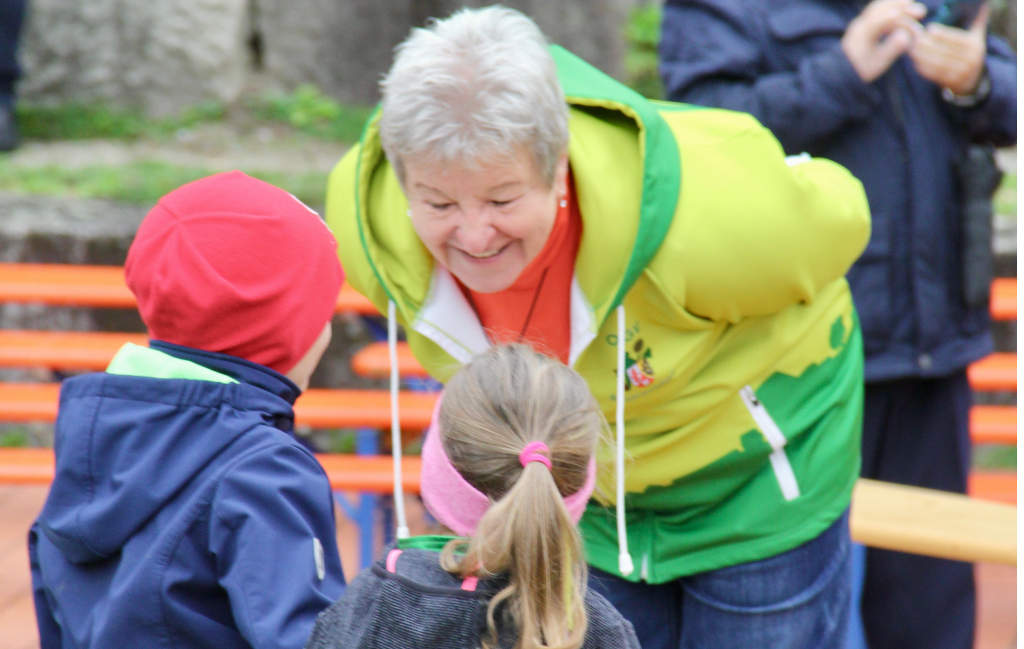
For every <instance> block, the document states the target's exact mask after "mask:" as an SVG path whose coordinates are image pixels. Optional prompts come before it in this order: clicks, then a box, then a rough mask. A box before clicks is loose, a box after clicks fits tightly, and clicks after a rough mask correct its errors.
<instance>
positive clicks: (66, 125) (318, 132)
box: [16, 84, 373, 142]
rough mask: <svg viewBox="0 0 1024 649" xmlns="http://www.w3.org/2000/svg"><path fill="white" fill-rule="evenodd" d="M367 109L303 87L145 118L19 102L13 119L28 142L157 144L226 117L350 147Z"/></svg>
mask: <svg viewBox="0 0 1024 649" xmlns="http://www.w3.org/2000/svg"><path fill="white" fill-rule="evenodd" d="M372 110H373V109H372V108H370V107H367V106H348V105H343V104H340V103H338V102H337V101H335V100H334V99H332V98H330V97H328V96H327V95H325V94H324V93H323V92H321V91H320V89H319V88H317V87H316V86H313V85H309V84H304V85H300V86H299V87H298V88H296V89H295V90H294V91H293V92H291V93H283V92H277V93H264V94H262V95H258V96H250V97H246V98H244V99H243V100H242V101H240V102H238V105H237V106H234V107H232V108H231V109H230V110H229V109H228V107H226V106H224V105H223V104H221V103H219V102H206V103H202V104H198V105H195V106H192V107H190V108H187V109H185V110H183V111H182V112H180V113H179V114H177V115H174V116H172V117H165V118H147V117H146V116H145V115H144V114H143V113H142V112H141V111H139V110H134V109H127V108H116V107H113V106H110V105H108V104H104V103H92V104H83V103H69V104H63V105H58V106H42V105H31V104H25V103H24V102H21V103H19V104H18V106H17V109H16V118H17V120H18V129H19V131H20V132H21V135H22V137H23V138H25V139H27V140H33V139H35V140H84V139H95V138H107V139H125V140H133V139H138V138H151V139H161V138H168V137H171V136H173V135H174V134H175V133H177V132H179V131H181V130H183V129H188V128H192V127H195V126H198V125H201V124H204V123H210V122H219V121H222V120H225V119H229V118H230V119H236V120H240V121H244V122H245V123H247V124H249V125H258V124H260V123H272V124H285V125H287V126H289V127H291V128H293V129H295V130H296V131H297V132H301V133H306V134H309V135H314V136H316V137H318V138H323V139H329V140H335V141H340V142H355V141H356V140H358V139H359V136H360V134H361V133H362V129H363V124H364V123H365V122H366V119H367V118H368V117H369V116H370V113H371V112H372Z"/></svg>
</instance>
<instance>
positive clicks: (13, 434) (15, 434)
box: [0, 428, 29, 448]
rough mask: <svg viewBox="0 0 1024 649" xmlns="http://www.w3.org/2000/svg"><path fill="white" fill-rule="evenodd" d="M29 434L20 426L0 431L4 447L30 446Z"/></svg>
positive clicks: (0, 439) (0, 440)
mask: <svg viewBox="0 0 1024 649" xmlns="http://www.w3.org/2000/svg"><path fill="white" fill-rule="evenodd" d="M28 440H29V434H28V432H27V431H25V430H23V429H20V428H13V429H8V430H4V431H0V446H2V447H12V446H13V447H19V448H20V447H23V446H28Z"/></svg>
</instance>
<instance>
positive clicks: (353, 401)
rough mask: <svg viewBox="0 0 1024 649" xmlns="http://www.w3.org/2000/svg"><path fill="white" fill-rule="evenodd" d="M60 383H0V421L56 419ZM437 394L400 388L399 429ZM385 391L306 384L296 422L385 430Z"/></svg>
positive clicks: (414, 423)
mask: <svg viewBox="0 0 1024 649" xmlns="http://www.w3.org/2000/svg"><path fill="white" fill-rule="evenodd" d="M59 391H60V384H58V383H9V382H0V420H2V421H8V422H14V421H55V420H56V418H57V402H58V398H59ZM436 398H437V395H435V394H433V393H430V392H413V391H403V392H401V393H399V397H398V405H399V413H400V415H401V423H402V428H403V429H405V430H414V431H422V430H424V429H426V427H427V426H428V425H429V424H430V415H431V413H432V412H433V409H434V402H435V400H436ZM390 404H391V397H390V394H389V393H388V392H387V390H323V389H310V390H306V391H305V392H303V393H302V396H300V397H299V399H298V401H296V403H295V423H296V425H299V426H311V427H313V428H376V429H379V430H390V428H391V418H390V412H391V411H390V407H391V406H390Z"/></svg>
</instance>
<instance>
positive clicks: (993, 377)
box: [967, 352, 1017, 392]
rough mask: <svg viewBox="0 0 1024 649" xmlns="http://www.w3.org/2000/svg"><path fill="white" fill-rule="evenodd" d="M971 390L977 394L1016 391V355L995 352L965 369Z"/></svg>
mask: <svg viewBox="0 0 1024 649" xmlns="http://www.w3.org/2000/svg"><path fill="white" fill-rule="evenodd" d="M967 380H968V381H969V382H970V384H971V389H973V390H977V391H979V392H1000V391H1005V392H1016V391H1017V354H1015V353H1013V352H996V353H994V354H990V355H989V356H986V357H985V358H983V359H981V360H979V361H977V362H975V363H971V364H970V365H969V366H968V367H967Z"/></svg>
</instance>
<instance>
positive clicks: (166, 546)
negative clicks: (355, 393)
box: [29, 341, 344, 649]
mask: <svg viewBox="0 0 1024 649" xmlns="http://www.w3.org/2000/svg"><path fill="white" fill-rule="evenodd" d="M151 346H152V347H153V348H155V349H159V350H160V351H163V352H166V353H168V354H170V355H171V356H173V357H175V359H184V360H189V361H193V362H195V363H197V364H200V365H202V366H204V367H206V368H209V369H213V370H215V371H216V372H218V373H220V374H223V375H226V376H228V377H231V378H233V379H235V380H236V381H238V382H237V383H217V382H212V381H206V380H190V379H178V378H175V379H165V378H147V377H140V376H125V375H115V374H109V373H93V374H86V375H82V376H77V377H74V378H70V379H67V380H66V381H64V383H63V385H62V387H61V393H60V409H59V415H58V418H57V427H56V439H55V452H56V477H55V479H54V481H53V484H52V486H51V488H50V493H49V496H48V497H47V500H46V504H45V505H44V507H43V510H42V512H41V514H40V515H39V517H38V519H37V521H36V523H35V524H34V525H33V527H32V530H31V531H30V533H29V554H30V560H31V567H32V583H33V589H34V594H35V604H36V613H37V618H38V622H39V631H40V638H41V646H42V648H43V649H51V648H54V647H63V648H65V649H67V648H76V649H85V648H96V649H107V648H109V647H146V648H155V647H190V648H198V647H210V648H211V649H213V648H216V649H231V648H236V647H237V648H241V647H261V648H263V647H265V648H268V649H269V648H289V649H299V648H301V647H302V646H303V645H304V644H305V642H306V639H307V638H308V636H309V633H310V632H311V631H312V628H313V624H314V622H315V620H316V616H317V614H318V613H319V612H320V611H321V610H323V609H324V608H326V607H327V606H329V605H330V604H331V603H332V602H333V601H334V600H336V599H337V598H338V597H339V596H340V595H341V594H342V592H343V591H344V576H343V574H342V571H341V562H340V559H339V557H338V549H337V541H336V537H335V521H334V509H333V506H334V505H333V499H332V494H331V488H330V485H329V483H328V480H327V476H326V474H325V473H324V470H323V468H322V467H321V466H320V464H319V463H318V462H317V460H316V458H315V457H314V456H313V455H312V454H311V453H310V452H309V451H308V450H307V449H306V448H305V447H304V446H302V445H301V444H300V443H299V442H298V441H297V440H296V439H295V437H294V436H293V434H292V432H291V430H292V422H293V414H292V403H293V402H294V401H295V399H296V397H297V396H298V395H299V389H298V388H297V387H296V386H295V384H294V383H292V382H291V381H289V380H288V379H287V378H285V377H284V376H282V375H280V374H278V373H277V372H274V371H272V370H270V369H267V368H265V367H263V366H261V365H256V364H254V363H249V362H247V361H243V360H239V359H236V358H233V357H230V356H225V355H222V354H209V353H204V352H199V351H197V350H189V349H187V348H184V347H179V346H176V345H169V344H166V343H159V342H155V341H154V342H153V343H152V344H151ZM172 360H173V359H172Z"/></svg>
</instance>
